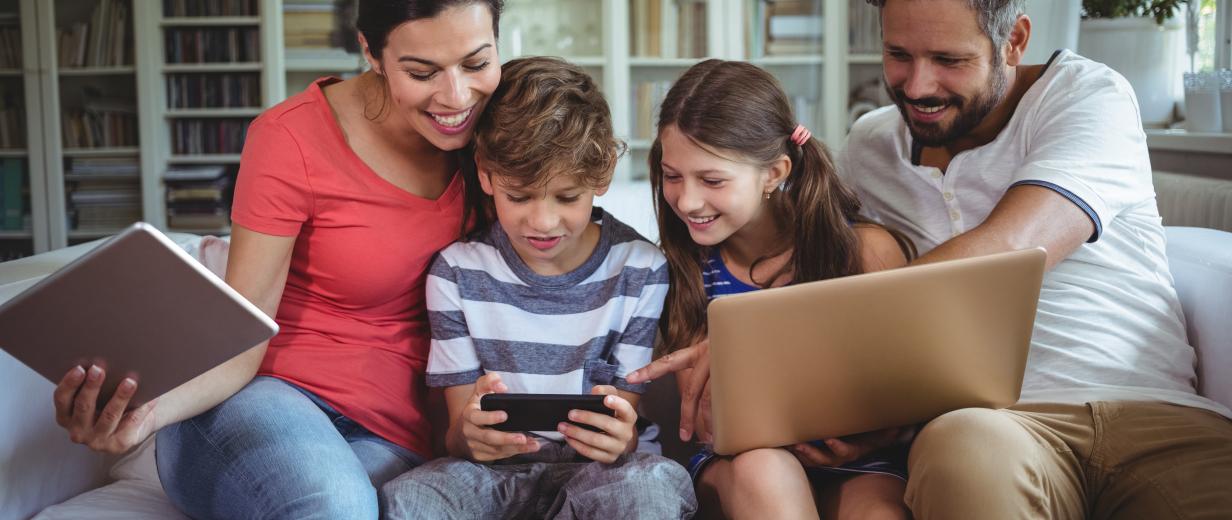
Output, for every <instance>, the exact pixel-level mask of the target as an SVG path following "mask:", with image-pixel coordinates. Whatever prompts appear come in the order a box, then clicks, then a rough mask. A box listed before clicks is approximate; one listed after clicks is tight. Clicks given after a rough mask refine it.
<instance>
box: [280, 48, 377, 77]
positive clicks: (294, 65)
mask: <svg viewBox="0 0 1232 520" xmlns="http://www.w3.org/2000/svg"><path fill="white" fill-rule="evenodd" d="M284 63H285V69H286V71H287V72H358V71H360V70H362V69H364V68H366V67H367V65H368V64H367V63H366V62H365V61H364V60H363V59H362V58H360V56H359V55H358V54H338V55H322V56H315V57H313V56H308V55H306V54H295V55H293V54H292V53H291V52H288V53H287V59H286V61H285V62H284Z"/></svg>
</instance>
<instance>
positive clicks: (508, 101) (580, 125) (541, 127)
mask: <svg viewBox="0 0 1232 520" xmlns="http://www.w3.org/2000/svg"><path fill="white" fill-rule="evenodd" d="M624 150H625V144H624V143H623V142H622V141H620V140H619V139H617V138H616V137H615V135H614V132H613V130H612V116H611V112H610V110H609V109H608V105H607V101H606V100H605V99H604V98H603V93H602V92H600V91H599V87H598V86H597V85H596V84H595V82H594V80H593V79H591V77H590V75H588V74H586V71H584V70H582V69H581V68H580V67H578V66H576V65H572V64H570V63H568V62H566V61H564V60H561V59H559V58H546V57H533V58H520V59H516V60H512V61H510V62H508V63H506V64H505V65H504V66H503V67H502V68H501V81H500V85H499V86H498V87H497V88H496V91H495V92H493V93H492V98H491V99H490V100H488V106H487V108H486V111H485V113H484V114H483V117H481V118H480V119H479V122H478V124H477V125H476V127H475V156H476V158H477V159H478V160H479V161H480V166H481V167H482V168H483V169H484V170H485V171H487V172H489V173H491V174H493V175H498V176H500V177H502V181H504V182H508V183H510V184H511V185H513V186H516V187H520V188H526V187H532V186H540V185H543V184H545V183H547V182H548V181H549V180H550V179H551V177H552V176H555V175H560V174H565V175H571V176H574V177H575V178H576V179H577V180H578V183H579V184H582V185H584V186H588V187H591V188H600V187H603V186H606V185H608V183H610V182H611V180H612V171H613V169H614V168H615V167H616V161H617V159H619V158H620V156H621V154H622V153H624Z"/></svg>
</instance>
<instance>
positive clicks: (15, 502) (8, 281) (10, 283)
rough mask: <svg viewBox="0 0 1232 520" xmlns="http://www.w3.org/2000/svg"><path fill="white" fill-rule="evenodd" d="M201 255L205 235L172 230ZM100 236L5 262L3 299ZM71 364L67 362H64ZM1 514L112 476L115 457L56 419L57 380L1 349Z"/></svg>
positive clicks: (2, 517) (22, 512)
mask: <svg viewBox="0 0 1232 520" xmlns="http://www.w3.org/2000/svg"><path fill="white" fill-rule="evenodd" d="M168 236H169V237H170V238H171V240H172V241H173V242H175V243H176V244H177V245H179V246H180V247H182V248H184V249H185V250H186V251H188V252H189V253H190V254H193V255H194V256H196V249H197V245H198V244H199V243H200V242H201V237H199V236H196V235H190V234H186V233H171V234H169V235H168ZM102 242H103V240H95V241H93V242H87V243H84V244H79V245H75V246H72V247H66V248H63V249H57V250H55V251H49V252H46V253H41V254H38V255H34V256H30V257H26V258H22V259H20V260H13V261H11V262H4V263H0V304H3V303H4V302H6V301H8V300H9V299H10V298H12V297H13V296H16V295H17V294H20V293H21V291H23V290H25V289H27V288H29V287H30V286H32V285H34V284H35V283H37V282H38V281H39V280H41V279H42V278H43V277H45V276H47V275H49V274H51V273H53V272H55V271H56V270H57V269H59V268H61V267H63V266H64V265H66V264H68V263H69V262H72V261H73V260H75V259H77V258H78V257H80V256H81V255H83V254H85V253H86V252H87V251H90V250H91V249H93V248H94V247H96V246H98V245H99V244H101V243H102ZM65 370H66V371H67V370H68V367H65ZM0 381H4V387H3V390H4V392H3V393H0V417H3V418H4V420H2V421H0V504H3V507H0V520H10V519H26V518H30V517H31V516H32V515H34V514H35V513H38V512H39V511H41V510H42V509H43V508H45V507H48V506H50V505H52V504H57V503H60V502H63V501H65V500H67V499H69V498H71V497H73V496H76V495H78V494H80V493H82V492H84V491H87V490H89V489H92V488H95V487H98V486H99V485H102V484H103V483H105V482H106V481H107V468H108V467H110V466H111V463H112V462H114V460H113V458H112V457H106V456H103V455H101V454H99V453H95V452H93V451H90V450H89V449H88V448H86V447H84V446H81V445H78V444H74V443H72V442H70V441H69V440H68V434H67V433H65V431H64V430H63V429H62V428H60V427H59V426H58V425H57V424H56V420H55V409H54V408H53V407H52V403H51V393H52V390H53V389H54V388H55V385H54V384H52V383H51V382H50V381H48V380H46V379H44V378H43V376H41V375H39V374H38V373H37V372H35V371H34V370H31V369H30V368H29V367H27V366H25V365H24V364H22V363H21V362H20V361H18V360H17V359H16V358H14V357H12V356H11V355H9V354H8V353H7V352H3V351H2V350H0Z"/></svg>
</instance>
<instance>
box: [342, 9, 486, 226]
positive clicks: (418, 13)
mask: <svg viewBox="0 0 1232 520" xmlns="http://www.w3.org/2000/svg"><path fill="white" fill-rule="evenodd" d="M472 4H483V5H486V6H488V11H489V12H491V13H492V36H493V37H494V38H495V37H499V36H500V15H501V10H502V9H504V7H505V2H504V0H359V7H358V9H357V11H358V12H357V15H356V17H355V29H356V30H358V31H359V32H360V33H361V34H363V35H364V40H366V41H367V42H368V52H369V53H371V54H372V57H373V58H376V59H378V60H379V59H380V58H381V53H382V52H383V51H384V50H385V44H386V43H388V41H389V33H391V32H393V30H394V29H395V28H397V27H398V26H399V25H402V24H404V23H406V22H410V21H414V20H423V19H427V18H434V17H436V16H437V15H439V14H441V13H442V12H444V11H445V10H446V9H449V8H451V7H458V6H468V5H472ZM381 77H382V78H384V77H385V76H384V74H382V75H381ZM381 84H382V88H385V89H388V84H387V83H385V81H382V82H381ZM383 94H384V95H382V96H381V106H380V110H379V111H378V112H377V114H376V115H375V116H370V115H368V110H367V107H365V109H364V116H365V117H367V118H368V119H375V118H377V117H380V116H381V115H382V114H384V113H385V109H386V107H387V104H388V100H389V93H388V92H387V91H386V92H384V93H383ZM458 163H459V166H460V168H461V169H462V175H463V179H465V182H466V188H465V192H464V194H463V197H464V199H463V200H464V201H465V202H464V205H465V207H466V210H465V211H464V214H463V219H462V230H461V233H460V235H459V236H460V237H461V236H466V235H467V234H468V230H472V229H487V227H488V225H489V222H491V216H490V215H489V214H488V212H487V211H485V210H484V207H485V206H486V204H487V195H486V194H484V193H483V190H482V189H481V188H480V187H479V181H478V178H479V177H478V173H476V171H475V158H474V149H473V147H472V146H467V147H466V148H464V149H462V150H459V157H458Z"/></svg>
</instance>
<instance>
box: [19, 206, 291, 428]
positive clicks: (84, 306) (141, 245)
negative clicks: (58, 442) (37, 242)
mask: <svg viewBox="0 0 1232 520" xmlns="http://www.w3.org/2000/svg"><path fill="white" fill-rule="evenodd" d="M277 331H278V326H277V325H276V324H275V323H274V321H273V320H272V319H270V318H269V316H266V315H265V313H264V312H261V310H260V309H258V308H257V307H256V306H255V305H253V304H252V303H249V301H248V300H247V299H245V298H244V297H243V296H241V295H240V294H239V293H237V292H235V290H234V289H232V288H231V287H230V286H228V285H227V284H226V283H224V282H223V281H222V280H221V279H219V278H218V277H217V276H215V275H214V274H213V273H211V272H210V271H209V270H208V269H206V268H205V266H203V265H201V264H200V263H199V262H197V261H196V260H194V259H193V258H192V257H190V256H189V255H188V254H187V253H186V252H184V250H183V249H181V248H180V247H179V246H177V245H176V244H175V243H173V242H172V241H171V240H170V239H168V238H167V237H166V236H164V235H163V234H162V233H160V232H159V231H158V230H157V229H155V228H154V227H153V226H151V225H149V224H146V223H143V222H139V223H136V224H133V225H132V226H130V227H128V228H127V229H125V230H124V231H123V232H121V233H120V234H118V235H116V236H113V237H111V238H110V239H108V240H107V241H106V242H104V243H102V244H100V245H99V246H98V247H96V248H94V249H93V250H91V251H89V252H88V253H86V254H84V255H82V256H81V257H79V258H77V259H76V260H74V261H73V262H71V263H69V264H68V265H65V266H64V267H61V268H60V269H59V270H57V271H55V272H53V273H52V274H50V275H48V276H47V277H46V278H43V279H42V280H40V281H38V282H37V283H35V284H33V285H32V286H31V287H29V288H27V289H25V290H24V291H22V292H21V293H20V294H18V295H16V296H14V297H13V298H12V299H10V300H9V301H7V302H5V303H4V304H3V305H0V348H2V349H4V350H5V351H6V352H8V353H9V354H11V355H12V356H13V357H15V358H17V359H18V360H19V361H21V362H22V363H24V364H25V365H26V366H28V367H30V368H31V369H33V370H34V371H36V372H38V373H39V374H42V375H43V377H45V378H47V379H48V380H50V381H51V382H53V383H58V382H59V381H60V379H61V378H63V377H64V374H66V373H67V372H68V371H69V369H71V368H72V367H73V366H77V365H80V366H82V367H84V368H88V367H89V366H90V365H91V364H97V365H99V366H100V367H102V368H103V369H105V370H107V378H106V380H105V381H104V383H103V387H102V390H101V391H100V393H99V404H100V405H102V404H105V403H106V402H107V400H108V399H110V396H111V395H112V394H113V393H114V392H115V388H116V386H117V385H118V384H119V383H120V381H121V380H122V379H123V378H124V377H126V376H127V377H132V378H134V379H135V380H136V381H137V382H138V385H137V392H136V394H135V395H134V396H133V399H132V400H131V401H130V403H129V406H130V407H136V406H140V405H141V404H143V403H145V402H147V401H149V400H151V399H153V398H155V397H158V396H159V395H162V394H164V393H166V392H167V391H168V390H171V389H172V388H175V387H176V386H179V385H180V384H183V383H185V382H187V381H188V380H190V379H192V378H193V377H196V376H197V375H200V374H201V373H203V372H206V371H207V370H209V369H210V368H213V367H215V366H217V365H219V364H221V363H222V362H224V361H226V360H228V359H230V358H232V357H234V356H235V355H237V354H240V353H242V352H244V351H246V350H248V349H249V348H251V347H254V346H256V345H257V344H259V343H261V342H262V341H265V340H267V339H269V338H270V337H272V336H273V335H274V334H275V333H276V332H277ZM47 397H48V398H50V394H49V395H48V396H47Z"/></svg>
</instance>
